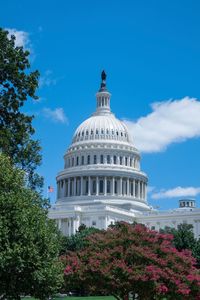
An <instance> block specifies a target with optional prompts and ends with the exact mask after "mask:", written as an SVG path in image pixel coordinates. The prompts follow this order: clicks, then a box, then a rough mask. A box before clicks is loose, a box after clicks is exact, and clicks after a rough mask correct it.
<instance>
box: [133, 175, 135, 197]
mask: <svg viewBox="0 0 200 300" xmlns="http://www.w3.org/2000/svg"><path fill="white" fill-rule="evenodd" d="M133 198H135V179H133Z"/></svg>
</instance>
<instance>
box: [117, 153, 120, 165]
mask: <svg viewBox="0 0 200 300" xmlns="http://www.w3.org/2000/svg"><path fill="white" fill-rule="evenodd" d="M119 163H120V161H119V155H117V165H119Z"/></svg>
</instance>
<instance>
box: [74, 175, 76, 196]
mask: <svg viewBox="0 0 200 300" xmlns="http://www.w3.org/2000/svg"><path fill="white" fill-rule="evenodd" d="M74 196H76V177H74Z"/></svg>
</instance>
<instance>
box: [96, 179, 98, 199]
mask: <svg viewBox="0 0 200 300" xmlns="http://www.w3.org/2000/svg"><path fill="white" fill-rule="evenodd" d="M96 196H99V177H98V176H97V177H96Z"/></svg>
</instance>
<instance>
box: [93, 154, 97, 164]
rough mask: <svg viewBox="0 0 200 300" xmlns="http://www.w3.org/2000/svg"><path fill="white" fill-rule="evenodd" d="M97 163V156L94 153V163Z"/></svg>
mask: <svg viewBox="0 0 200 300" xmlns="http://www.w3.org/2000/svg"><path fill="white" fill-rule="evenodd" d="M96 163H97V156H96V155H94V164H95V165H96Z"/></svg>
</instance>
